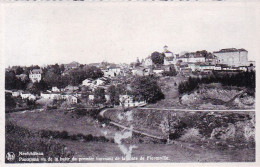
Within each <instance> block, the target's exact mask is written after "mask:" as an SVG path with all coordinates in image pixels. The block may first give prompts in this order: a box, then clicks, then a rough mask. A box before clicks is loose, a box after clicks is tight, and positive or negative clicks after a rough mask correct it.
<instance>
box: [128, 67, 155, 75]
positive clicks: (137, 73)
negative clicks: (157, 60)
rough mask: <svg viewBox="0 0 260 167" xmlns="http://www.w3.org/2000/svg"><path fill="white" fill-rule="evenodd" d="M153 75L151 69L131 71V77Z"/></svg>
mask: <svg viewBox="0 0 260 167" xmlns="http://www.w3.org/2000/svg"><path fill="white" fill-rule="evenodd" d="M152 73H153V70H152V69H151V68H142V67H139V68H136V69H133V70H132V74H133V75H137V76H148V75H151V74H152Z"/></svg>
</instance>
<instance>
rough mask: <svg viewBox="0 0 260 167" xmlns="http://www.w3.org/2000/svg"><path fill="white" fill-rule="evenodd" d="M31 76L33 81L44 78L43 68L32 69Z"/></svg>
mask: <svg viewBox="0 0 260 167" xmlns="http://www.w3.org/2000/svg"><path fill="white" fill-rule="evenodd" d="M29 78H30V80H31V81H32V82H40V80H41V79H42V70H41V69H33V70H32V71H30V74H29Z"/></svg>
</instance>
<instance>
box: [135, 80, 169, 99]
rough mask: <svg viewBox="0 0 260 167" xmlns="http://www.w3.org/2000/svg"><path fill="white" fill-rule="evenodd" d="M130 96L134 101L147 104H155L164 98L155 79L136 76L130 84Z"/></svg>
mask: <svg viewBox="0 0 260 167" xmlns="http://www.w3.org/2000/svg"><path fill="white" fill-rule="evenodd" d="M131 88H132V91H131V92H132V94H133V95H134V99H135V100H145V101H146V102H148V103H155V102H156V101H158V100H161V99H163V98H164V94H163V93H162V90H161V88H160V87H159V85H158V83H157V81H156V78H154V77H152V76H144V77H142V76H137V77H135V78H134V80H133V81H132V83H131Z"/></svg>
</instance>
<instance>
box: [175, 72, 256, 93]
mask: <svg viewBox="0 0 260 167" xmlns="http://www.w3.org/2000/svg"><path fill="white" fill-rule="evenodd" d="M255 82H256V80H255V72H254V71H251V72H239V73H237V74H219V73H213V74H212V75H210V76H206V77H202V78H199V77H197V78H192V77H189V79H188V80H187V81H185V82H182V83H180V84H179V87H178V90H179V93H180V94H183V93H190V92H192V91H193V90H195V89H196V88H198V86H199V85H200V84H210V83H221V84H222V85H223V86H238V87H246V88H249V89H251V90H254V89H255Z"/></svg>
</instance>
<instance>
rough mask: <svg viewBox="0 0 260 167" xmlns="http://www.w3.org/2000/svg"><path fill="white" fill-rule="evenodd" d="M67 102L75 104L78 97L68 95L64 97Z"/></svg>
mask: <svg viewBox="0 0 260 167" xmlns="http://www.w3.org/2000/svg"><path fill="white" fill-rule="evenodd" d="M66 100H67V101H68V102H69V103H72V104H76V103H78V99H77V98H76V97H75V96H71V95H70V96H68V98H67V99H66Z"/></svg>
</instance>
